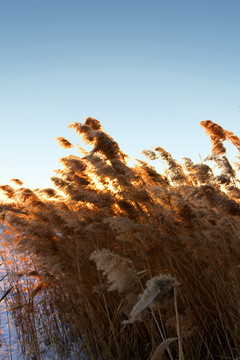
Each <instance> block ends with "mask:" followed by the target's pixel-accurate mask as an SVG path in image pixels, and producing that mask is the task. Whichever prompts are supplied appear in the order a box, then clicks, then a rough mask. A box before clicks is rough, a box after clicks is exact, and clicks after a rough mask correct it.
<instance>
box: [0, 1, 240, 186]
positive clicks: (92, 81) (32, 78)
mask: <svg viewBox="0 0 240 360" xmlns="http://www.w3.org/2000/svg"><path fill="white" fill-rule="evenodd" d="M239 13H240V2H239V1H237V0H236V1H234V0H230V1H221V0H201V1H193V0H191V1H186V0H181V1H180V0H167V1H166V0H164V1H162V0H158V1H153V0H149V1H141V0H137V1H135V0H128V1H126V0H122V1H114V0H111V1H106V0H102V1H99V0H97V1H91V0H88V1H81V0H78V1H73V0H65V1H63V0H41V1H40V0H38V1H37V0H21V1H19V0H7V1H6V0H0V162H1V173H0V184H5V183H7V182H8V181H9V180H10V179H11V178H13V177H18V178H20V179H22V180H23V181H24V182H25V183H26V184H27V185H30V186H33V187H38V186H40V187H42V186H48V185H49V184H50V182H49V178H50V176H52V175H53V171H52V170H53V169H57V168H58V167H59V164H58V159H59V157H61V156H64V155H65V154H66V155H67V154H69V153H70V152H69V151H64V150H62V149H60V148H59V147H58V145H57V143H56V141H55V137H56V136H64V137H66V138H67V139H69V140H70V141H72V142H73V143H80V140H79V138H78V137H77V136H76V135H75V134H74V133H73V131H72V130H69V129H67V126H68V124H69V123H71V122H72V121H78V122H83V121H84V119H85V118H86V117H87V116H92V117H96V118H97V119H99V120H100V121H101V122H102V125H103V126H104V128H105V129H106V131H107V132H109V133H110V135H111V136H113V137H114V138H115V139H116V140H117V141H118V142H119V144H120V146H121V148H122V149H123V150H124V151H126V152H127V153H129V154H130V155H131V156H132V157H133V158H134V157H140V156H139V153H140V151H141V150H143V149H145V148H149V147H150V146H162V147H164V148H165V149H166V150H168V151H169V152H171V153H172V154H173V156H174V157H175V158H177V159H179V160H181V158H182V157H183V156H189V157H192V158H193V159H194V160H195V161H198V160H199V158H198V153H199V152H200V153H201V155H202V156H203V157H204V156H205V155H206V154H207V153H209V152H210V143H209V139H208V138H207V137H206V136H205V134H204V131H203V130H202V129H201V127H200V125H199V123H200V121H201V120H206V119H211V120H213V121H215V122H218V123H219V124H220V125H222V126H223V127H224V128H226V129H229V130H232V131H234V132H235V133H236V134H237V135H240V125H239V116H240V113H239V111H240V109H239V108H238V105H239V103H240V91H239V90H240V89H239V80H240V79H239V75H240V66H239V59H240V56H239V55H240V48H239V35H240V25H239Z"/></svg>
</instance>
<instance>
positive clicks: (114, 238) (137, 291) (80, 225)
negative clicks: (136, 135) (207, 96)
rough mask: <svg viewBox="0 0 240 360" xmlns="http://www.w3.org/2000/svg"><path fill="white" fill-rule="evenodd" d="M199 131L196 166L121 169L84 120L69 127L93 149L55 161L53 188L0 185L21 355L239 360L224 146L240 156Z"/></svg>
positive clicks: (237, 195) (122, 162)
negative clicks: (206, 146) (207, 144)
mask: <svg viewBox="0 0 240 360" xmlns="http://www.w3.org/2000/svg"><path fill="white" fill-rule="evenodd" d="M201 126H202V127H203V128H204V129H205V131H206V133H207V135H209V136H210V140H211V143H212V154H211V155H209V156H208V158H207V159H206V161H203V162H201V163H199V164H194V163H193V162H192V161H191V159H189V158H185V159H184V163H183V164H180V163H178V162H177V161H176V160H175V159H173V157H172V156H171V154H169V153H168V152H167V151H166V150H164V149H162V148H161V147H157V148H155V149H154V151H153V150H144V151H143V153H144V154H145V156H146V158H147V159H146V161H140V160H138V161H136V163H135V165H133V166H131V167H130V166H129V165H128V156H127V155H126V154H125V153H123V152H122V151H121V149H120V147H119V145H118V144H117V142H115V141H114V139H112V138H111V137H110V136H109V135H108V134H107V133H106V132H105V131H103V129H102V126H101V124H100V122H99V121H98V120H96V119H93V118H87V119H86V120H85V122H84V123H83V124H81V123H76V122H75V123H72V124H71V125H70V127H71V128H72V129H73V130H75V132H76V133H77V134H78V135H79V136H80V137H81V138H82V139H83V140H84V141H85V142H86V143H87V144H89V145H91V146H92V150H91V151H86V150H84V149H82V148H79V151H80V155H79V156H73V155H69V156H65V157H63V158H61V159H60V162H61V163H62V165H63V167H62V168H61V169H58V170H56V175H55V176H54V177H52V179H51V180H52V182H53V185H54V186H53V188H47V189H40V188H39V189H35V190H31V189H28V188H25V187H24V184H23V183H22V182H21V181H20V180H19V179H13V181H14V183H15V184H16V185H17V186H18V188H14V187H11V186H10V185H4V186H1V190H2V192H3V193H4V195H5V200H4V201H3V200H2V201H1V204H0V211H1V215H2V222H3V226H4V235H3V238H4V241H5V245H6V246H7V247H8V248H11V249H12V252H14V254H15V255H14V256H16V257H17V259H18V261H17V262H16V261H15V262H13V264H12V267H11V269H12V270H11V275H12V277H11V284H12V286H13V289H12V291H11V292H10V294H9V295H8V296H9V297H10V299H9V302H10V305H11V311H12V314H13V317H14V319H15V323H16V326H17V328H18V331H19V334H20V337H21V339H22V347H23V352H25V353H26V352H27V353H28V354H32V355H31V356H35V358H36V359H44V355H42V353H41V342H43V341H45V343H47V344H48V346H49V347H50V348H51V349H52V358H53V359H54V358H56V359H81V358H84V359H94V360H95V359H96V360H103V359H104V360H112V359H119V360H128V359H129V360H131V359H132V360H137V359H140V360H147V359H151V360H157V359H179V360H184V359H185V360H188V359H189V360H192V359H196V360H202V359H206V360H208V359H209V360H213V359H235V360H236V359H237V358H239V357H240V316H239V315H240V300H239V299H240V285H239V284H240V189H239V179H238V175H237V174H238V171H239V161H236V162H235V163H231V162H230V161H229V160H228V158H227V155H226V149H225V146H224V143H225V142H226V141H229V142H231V143H232V144H233V146H235V147H236V148H237V150H238V151H240V139H239V138H238V137H237V136H236V135H234V134H233V133H232V132H230V131H227V130H225V129H223V128H222V127H221V126H219V125H218V124H215V123H213V122H212V121H210V120H207V121H203V122H201ZM57 141H58V143H59V145H60V146H62V147H65V148H71V147H73V145H72V144H71V143H70V142H69V141H68V140H67V139H64V138H62V137H59V138H57ZM148 160H151V161H156V163H157V162H159V161H162V162H163V163H164V164H165V172H164V174H160V173H159V172H157V171H156V169H155V168H154V167H153V166H152V165H150V164H149V162H148ZM209 164H212V165H214V166H215V167H216V168H217V169H218V170H217V172H216V171H215V170H214V166H212V167H211V166H210V165H209ZM16 264H20V265H18V267H16ZM22 279H25V280H24V281H23V280H22ZM26 283H27V285H26ZM39 339H41V340H39Z"/></svg>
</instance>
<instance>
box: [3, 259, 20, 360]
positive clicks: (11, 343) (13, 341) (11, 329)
mask: <svg viewBox="0 0 240 360" xmlns="http://www.w3.org/2000/svg"><path fill="white" fill-rule="evenodd" d="M5 275H6V269H5V267H4V264H1V266H0V297H2V296H3V295H4V294H5V292H6V291H7V290H8V289H9V284H8V281H7V277H5ZM6 306H7V305H6V300H5V299H3V300H2V301H1V302H0V359H1V360H5V359H6V360H8V359H9V360H21V359H23V356H21V349H20V345H19V340H18V337H17V332H16V329H15V326H14V323H13V320H12V318H11V316H10V314H9V313H8V311H7V308H6Z"/></svg>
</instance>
